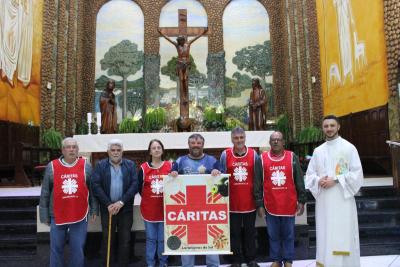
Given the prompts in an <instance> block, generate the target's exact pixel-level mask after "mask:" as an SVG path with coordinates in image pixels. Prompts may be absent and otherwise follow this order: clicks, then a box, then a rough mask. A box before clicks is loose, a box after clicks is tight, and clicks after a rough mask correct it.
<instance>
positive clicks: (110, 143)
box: [107, 139, 124, 150]
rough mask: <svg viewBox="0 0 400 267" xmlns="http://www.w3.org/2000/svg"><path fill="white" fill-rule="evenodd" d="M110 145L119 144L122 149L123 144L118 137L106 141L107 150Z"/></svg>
mask: <svg viewBox="0 0 400 267" xmlns="http://www.w3.org/2000/svg"><path fill="white" fill-rule="evenodd" d="M111 146H119V147H120V148H121V149H122V150H124V145H123V144H122V140H120V139H111V140H110V141H108V145H107V150H110V149H111Z"/></svg>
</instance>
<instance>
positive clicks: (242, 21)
mask: <svg viewBox="0 0 400 267" xmlns="http://www.w3.org/2000/svg"><path fill="white" fill-rule="evenodd" d="M223 27H224V50H225V60H226V76H227V77H232V74H233V73H234V72H235V71H238V69H237V66H236V65H235V64H233V63H232V58H233V57H234V56H235V52H236V51H239V50H240V49H242V48H244V47H247V46H253V45H256V44H263V43H264V42H265V41H266V40H270V29H269V17H268V13H267V11H266V9H265V7H264V6H263V5H262V4H261V3H259V2H258V1H257V0H232V1H231V2H230V3H229V4H228V6H227V7H226V8H225V11H224V15H223ZM241 73H246V72H244V71H242V72H241ZM246 74H247V75H249V76H252V75H251V74H250V73H246Z"/></svg>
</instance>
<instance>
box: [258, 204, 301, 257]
mask: <svg viewBox="0 0 400 267" xmlns="http://www.w3.org/2000/svg"><path fill="white" fill-rule="evenodd" d="M266 214H267V215H266V217H265V218H266V221H267V229H268V236H269V256H270V258H271V259H272V261H277V262H290V263H292V262H293V259H294V216H274V215H271V214H269V213H268V212H266Z"/></svg>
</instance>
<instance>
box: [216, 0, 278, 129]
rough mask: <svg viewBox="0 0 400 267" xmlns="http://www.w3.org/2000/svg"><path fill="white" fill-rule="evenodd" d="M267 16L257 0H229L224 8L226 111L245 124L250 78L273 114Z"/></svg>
mask: <svg viewBox="0 0 400 267" xmlns="http://www.w3.org/2000/svg"><path fill="white" fill-rule="evenodd" d="M269 24H270V23H269V16H268V13H267V10H266V9H265V7H264V6H263V5H262V4H261V3H260V2H259V1H257V0H232V1H231V2H230V3H229V4H228V5H227V6H226V7H225V10H224V14H223V30H224V50H225V60H226V76H225V80H226V82H225V97H226V108H227V110H226V111H227V113H228V114H229V115H231V116H234V117H235V118H236V119H239V120H240V121H242V122H243V123H247V109H248V101H249V97H250V92H251V90H252V89H251V88H252V87H251V79H252V78H259V79H260V81H261V84H262V86H263V88H264V89H265V90H266V92H267V95H268V113H269V114H273V110H274V108H273V96H272V50H271V40H270V28H269Z"/></svg>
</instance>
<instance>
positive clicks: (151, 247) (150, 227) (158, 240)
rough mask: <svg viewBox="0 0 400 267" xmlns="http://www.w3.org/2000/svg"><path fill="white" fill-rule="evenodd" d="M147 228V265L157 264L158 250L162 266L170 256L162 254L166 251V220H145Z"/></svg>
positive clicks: (152, 266)
mask: <svg viewBox="0 0 400 267" xmlns="http://www.w3.org/2000/svg"><path fill="white" fill-rule="evenodd" d="M144 226H145V229H146V263H147V266H151V267H154V266H156V260H155V256H156V252H157V255H158V260H159V261H160V266H164V265H167V263H168V261H167V259H168V256H165V255H162V253H163V252H164V222H147V221H144Z"/></svg>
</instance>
